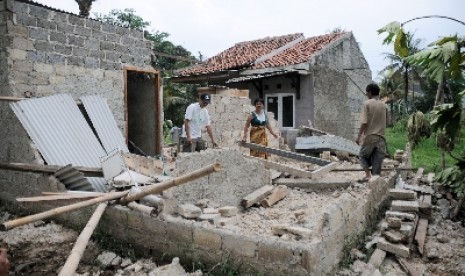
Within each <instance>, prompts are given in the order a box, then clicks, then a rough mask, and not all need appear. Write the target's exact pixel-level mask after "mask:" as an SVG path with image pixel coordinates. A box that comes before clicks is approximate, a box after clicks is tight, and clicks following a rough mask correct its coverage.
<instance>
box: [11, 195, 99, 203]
mask: <svg viewBox="0 0 465 276" xmlns="http://www.w3.org/2000/svg"><path fill="white" fill-rule="evenodd" d="M99 196H102V195H101V194H100V195H99V194H61V195H48V196H32V197H18V198H16V201H18V202H37V201H51V200H62V199H87V198H94V197H99Z"/></svg>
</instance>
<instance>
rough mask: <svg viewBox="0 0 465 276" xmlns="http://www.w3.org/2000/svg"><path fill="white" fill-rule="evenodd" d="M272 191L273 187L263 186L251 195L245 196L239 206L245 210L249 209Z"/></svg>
mask: <svg viewBox="0 0 465 276" xmlns="http://www.w3.org/2000/svg"><path fill="white" fill-rule="evenodd" d="M272 190H273V186H271V185H265V186H263V187H261V188H259V189H257V190H255V191H253V192H252V193H250V194H248V195H246V196H245V197H244V198H243V199H242V200H241V204H242V206H244V207H245V208H249V207H250V206H252V205H254V204H255V203H257V202H259V201H260V200H262V199H264V198H265V197H266V196H267V195H269V194H271V191H272Z"/></svg>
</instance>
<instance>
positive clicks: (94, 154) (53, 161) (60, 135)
mask: <svg viewBox="0 0 465 276" xmlns="http://www.w3.org/2000/svg"><path fill="white" fill-rule="evenodd" d="M10 105H11V107H12V109H13V111H14V112H15V114H16V116H17V117H18V119H19V120H20V121H21V124H22V125H23V126H24V128H25V129H26V131H27V133H28V134H29V136H30V137H31V139H32V141H33V142H34V144H36V146H37V148H38V149H39V151H40V153H41V154H42V156H43V158H44V159H45V161H46V162H47V164H49V165H62V166H66V165H68V164H72V165H74V166H86V167H101V164H100V158H101V157H103V156H105V155H106V153H105V151H104V149H103V148H102V146H101V145H100V143H99V142H98V140H97V137H95V135H94V133H93V131H92V129H91V128H90V127H89V125H88V124H87V121H86V120H85V118H84V116H83V115H82V113H81V111H80V110H79V108H78V106H77V105H76V102H75V101H74V99H73V98H72V97H71V96H69V95H66V94H58V95H54V96H50V97H44V98H36V99H28V100H22V101H19V102H14V103H11V104H10ZM89 181H90V182H91V183H92V185H93V186H94V188H95V190H96V191H102V189H103V190H105V189H106V188H104V185H105V179H103V178H89Z"/></svg>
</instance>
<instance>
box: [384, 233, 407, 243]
mask: <svg viewBox="0 0 465 276" xmlns="http://www.w3.org/2000/svg"><path fill="white" fill-rule="evenodd" d="M383 237H384V238H385V239H386V240H387V241H389V242H392V243H403V242H405V241H407V236H405V235H404V234H402V233H401V232H399V231H396V230H388V231H384V232H383Z"/></svg>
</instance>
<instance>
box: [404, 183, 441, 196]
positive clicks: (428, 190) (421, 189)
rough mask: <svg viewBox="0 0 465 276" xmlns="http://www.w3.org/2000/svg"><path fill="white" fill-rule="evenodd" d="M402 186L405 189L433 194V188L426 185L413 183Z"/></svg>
mask: <svg viewBox="0 0 465 276" xmlns="http://www.w3.org/2000/svg"><path fill="white" fill-rule="evenodd" d="M403 188H404V189H407V190H412V191H415V192H420V193H424V194H431V195H432V194H434V190H433V189H432V188H431V187H428V186H414V185H409V184H404V185H403Z"/></svg>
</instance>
